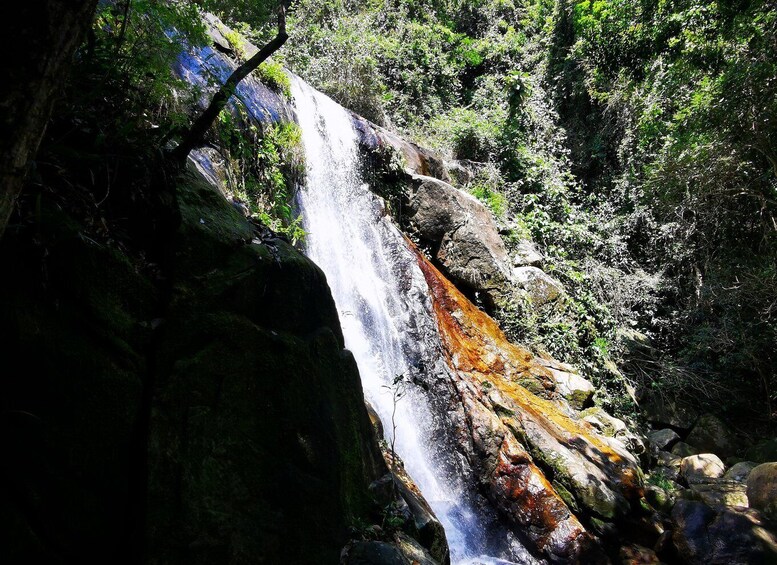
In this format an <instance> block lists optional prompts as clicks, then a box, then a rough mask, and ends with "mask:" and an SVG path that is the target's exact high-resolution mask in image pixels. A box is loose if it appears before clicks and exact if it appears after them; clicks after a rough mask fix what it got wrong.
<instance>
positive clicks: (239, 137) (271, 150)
mask: <svg viewBox="0 0 777 565" xmlns="http://www.w3.org/2000/svg"><path fill="white" fill-rule="evenodd" d="M216 129H217V135H218V138H219V140H220V142H221V145H223V146H224V147H225V148H226V150H227V151H228V153H229V155H228V157H229V163H230V167H229V169H230V171H231V175H230V178H229V186H228V189H229V190H230V192H232V194H233V195H234V196H235V197H237V198H238V199H239V200H240V201H241V202H243V203H245V204H246V206H247V207H248V211H249V213H250V214H251V216H253V217H254V218H256V219H257V220H259V221H261V222H262V223H263V224H265V225H266V226H268V227H269V228H270V229H272V230H273V231H275V232H277V233H281V234H284V235H286V236H287V237H288V238H289V239H290V240H291V241H292V243H296V242H298V241H301V240H302V239H304V236H305V233H304V231H303V229H302V225H301V222H302V219H301V217H299V216H298V215H296V214H295V212H294V210H293V209H292V206H291V203H292V198H293V193H292V190H293V188H294V187H295V186H296V184H297V181H298V179H299V177H300V176H301V175H302V173H303V161H302V150H301V142H302V139H301V132H300V130H299V126H297V125H296V124H294V123H281V124H268V125H265V126H263V127H261V128H260V127H259V126H258V125H257V124H256V123H255V122H254V121H253V120H251V119H250V118H249V116H248V114H247V112H246V111H245V109H244V108H243V107H242V106H236V107H235V108H234V109H232V110H224V111H222V112H221V114H220V115H219V120H218V124H217V128H216Z"/></svg>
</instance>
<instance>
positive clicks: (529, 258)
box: [513, 239, 544, 267]
mask: <svg viewBox="0 0 777 565" xmlns="http://www.w3.org/2000/svg"><path fill="white" fill-rule="evenodd" d="M543 259H544V258H543V256H542V254H541V253H540V252H539V250H538V249H537V246H536V245H534V242H531V241H529V240H526V239H524V240H522V241H521V242H519V243H518V245H516V246H515V249H514V250H513V265H515V266H516V267H539V266H540V265H541V264H542V261H543Z"/></svg>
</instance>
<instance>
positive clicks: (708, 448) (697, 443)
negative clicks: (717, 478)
mask: <svg viewBox="0 0 777 565" xmlns="http://www.w3.org/2000/svg"><path fill="white" fill-rule="evenodd" d="M685 441H686V442H687V443H689V444H691V445H692V446H694V447H695V448H697V449H698V450H699V451H701V452H709V453H715V454H717V455H719V456H720V457H723V458H726V457H729V456H730V455H733V454H734V453H735V452H736V449H737V440H736V438H735V437H734V435H733V434H732V433H731V431H730V429H729V427H728V426H727V425H726V424H725V423H724V422H723V421H721V420H720V418H718V417H716V416H713V415H712V414H704V415H703V416H701V417H700V418H699V419H698V421H697V422H696V424H695V425H694V426H693V429H692V430H691V433H689V434H688V437H686V438H685Z"/></svg>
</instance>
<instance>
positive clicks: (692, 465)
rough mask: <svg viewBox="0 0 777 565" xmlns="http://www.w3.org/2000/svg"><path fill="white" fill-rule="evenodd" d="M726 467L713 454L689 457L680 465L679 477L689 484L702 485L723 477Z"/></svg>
mask: <svg viewBox="0 0 777 565" xmlns="http://www.w3.org/2000/svg"><path fill="white" fill-rule="evenodd" d="M725 471H726V466H725V465H724V464H723V461H721V460H720V457H718V456H717V455H715V454H714V453H703V454H701V455H690V456H688V457H684V458H683V460H682V462H681V463H680V475H682V477H683V478H684V479H685V480H686V481H688V483H689V484H691V483H703V482H707V481H708V479H717V478H720V477H722V476H723V473H724V472H725Z"/></svg>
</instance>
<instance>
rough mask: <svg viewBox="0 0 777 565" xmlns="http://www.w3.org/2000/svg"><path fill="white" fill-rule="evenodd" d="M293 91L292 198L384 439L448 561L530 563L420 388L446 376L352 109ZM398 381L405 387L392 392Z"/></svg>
mask: <svg viewBox="0 0 777 565" xmlns="http://www.w3.org/2000/svg"><path fill="white" fill-rule="evenodd" d="M292 92H293V96H294V101H295V106H296V112H297V117H298V121H299V125H300V126H301V129H302V140H303V143H304V148H305V159H306V182H305V186H304V187H303V188H302V190H300V192H299V194H298V197H297V198H298V207H299V211H300V213H301V215H302V221H303V225H304V227H305V231H306V232H307V237H306V253H307V255H308V256H309V257H310V258H311V259H313V260H314V261H315V262H316V263H317V264H318V265H319V266H320V267H321V268H322V269H323V271H324V272H325V273H326V276H327V280H328V282H329V286H330V288H331V290H332V295H333V296H334V299H335V303H336V305H337V308H338V311H339V315H340V322H341V324H342V327H343V333H344V335H345V343H346V347H347V348H348V349H349V350H351V352H352V353H353V355H354V357H355V359H356V362H357V364H358V366H359V372H360V374H361V378H362V384H363V387H364V392H365V395H366V397H367V399H368V400H369V401H370V403H371V404H372V405H373V406H374V408H375V410H376V412H377V413H378V415H379V416H380V418H381V421H382V422H383V425H384V429H385V430H386V436H387V440H388V441H389V442H391V441H392V439H393V441H394V445H395V449H396V452H397V453H398V454H399V455H400V456H401V458H402V460H403V461H404V463H405V469H406V470H407V472H408V473H409V475H410V476H411V477H412V478H413V479H414V481H415V482H416V484H417V485H418V487H419V488H420V489H421V492H422V493H423V495H424V497H425V498H426V500H427V501H428V502H429V504H430V505H431V507H432V508H433V510H434V511H435V513H436V515H437V517H438V518H439V519H440V521H441V522H442V524H443V526H444V527H445V531H446V535H447V538H448V543H449V546H450V549H451V560H452V562H453V563H472V564H476V563H477V564H481V563H483V564H484V563H512V562H519V563H527V562H533V560H532V559H531V557H530V556H529V555H528V553H527V552H526V550H525V549H524V548H523V547H521V546H520V544H518V542H517V541H516V540H515V539H514V538H513V537H512V536H511V535H510V534H509V533H507V532H506V531H504V530H503V529H502V528H500V527H499V525H498V523H497V521H496V519H495V518H494V516H493V513H490V512H489V511H488V510H487V509H483V508H481V506H482V505H481V504H477V503H476V502H475V498H474V496H473V495H472V487H471V486H470V481H469V480H468V479H466V478H465V477H463V476H462V473H461V467H462V462H461V461H458V460H457V458H456V456H455V453H452V451H453V449H452V448H450V446H449V445H446V441H445V436H444V433H441V424H440V422H439V421H438V420H439V418H436V417H435V416H434V410H433V406H432V400H431V399H430V398H428V396H429V395H427V394H425V389H427V390H428V389H429V388H430V387H431V388H434V381H435V380H439V379H446V375H447V372H446V371H447V368H446V366H445V363H444V360H443V359H442V355H441V352H440V339H439V334H438V329H437V323H436V319H435V316H434V313H433V310H432V305H431V302H430V299H429V289H428V286H427V284H426V281H425V279H424V276H423V273H422V272H421V270H420V268H419V266H418V263H417V260H416V257H415V256H414V254H413V252H412V251H411V250H410V248H409V247H408V245H407V243H406V241H405V239H404V237H403V235H402V234H401V232H400V231H399V230H398V229H397V228H396V227H395V225H394V224H393V223H392V221H391V219H390V218H389V217H388V215H387V213H386V210H385V208H384V204H383V201H382V200H381V199H379V198H378V197H376V196H375V195H374V194H373V193H372V192H370V190H369V187H368V185H366V184H365V183H364V181H363V179H362V178H361V175H360V167H359V151H358V138H357V134H356V132H355V130H354V128H353V125H352V120H351V116H350V115H349V114H348V112H347V111H346V110H344V109H343V108H342V107H341V106H339V105H338V104H337V103H335V102H334V101H332V100H331V99H329V98H328V97H326V96H325V95H323V94H321V93H320V92H318V91H316V90H315V89H313V88H312V87H310V86H309V85H307V84H306V83H305V82H304V81H302V80H301V79H299V78H297V77H295V76H292ZM400 375H401V376H402V383H401V384H399V385H395V384H394V382H395V380H396V377H397V376H400ZM397 386H401V387H402V388H403V391H404V393H405V394H404V396H403V397H402V398H400V399H399V400H397V401H395V400H394V398H395V395H394V394H393V390H395V389H396V387H397ZM395 411H396V413H395V414H394V412H395ZM392 415H393V418H392ZM495 538H500V539H501V540H502V541H501V542H500V543H495V541H494V539H495ZM505 540H506V541H505ZM487 554H490V555H492V556H493V557H487V556H486V555H487ZM503 559H509V561H506V560H503Z"/></svg>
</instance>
